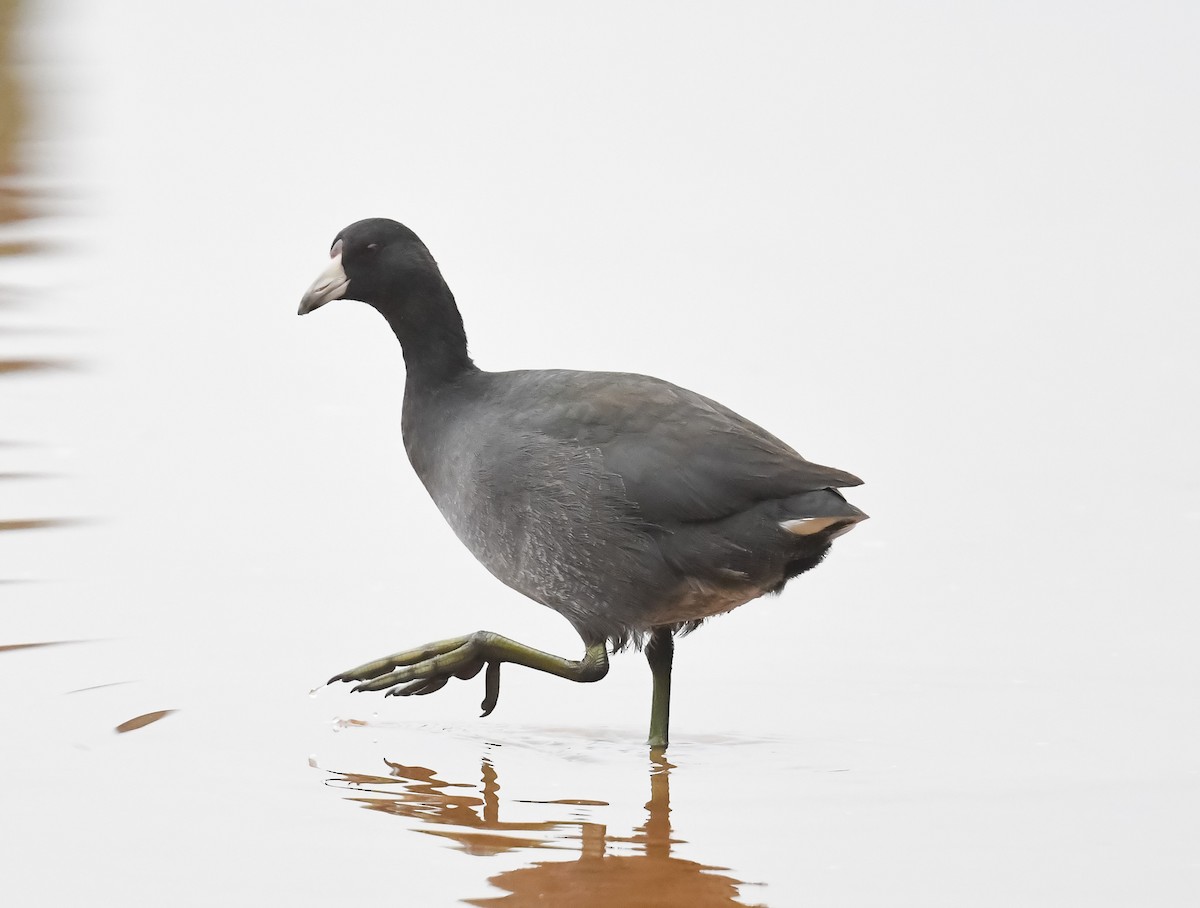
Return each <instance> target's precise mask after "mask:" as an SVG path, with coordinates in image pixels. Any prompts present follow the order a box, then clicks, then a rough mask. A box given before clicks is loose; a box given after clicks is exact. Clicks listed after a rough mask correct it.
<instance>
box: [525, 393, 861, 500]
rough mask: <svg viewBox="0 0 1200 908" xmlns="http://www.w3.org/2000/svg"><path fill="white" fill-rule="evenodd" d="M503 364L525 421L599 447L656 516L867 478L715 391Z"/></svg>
mask: <svg viewBox="0 0 1200 908" xmlns="http://www.w3.org/2000/svg"><path fill="white" fill-rule="evenodd" d="M503 374H504V375H505V376H506V377H509V378H510V380H511V381H513V382H514V383H515V384H517V385H519V386H521V390H520V391H519V392H518V393H517V394H516V395H515V396H516V397H519V398H520V399H522V400H524V401H525V402H526V405H525V406H524V407H523V408H522V409H521V411H520V413H519V415H518V418H517V420H516V422H517V423H518V424H519V429H520V430H522V431H533V432H537V433H539V434H544V435H548V436H551V437H556V438H561V439H567V438H570V440H573V441H575V442H577V443H580V444H583V445H585V446H588V447H595V448H598V449H599V450H600V451H601V453H602V455H603V459H604V467H605V469H606V470H607V471H609V472H611V473H613V474H615V475H616V476H619V477H620V478H621V480H622V482H623V484H624V486H625V492H626V495H627V497H628V498H629V499H630V500H631V501H632V502H634V503H635V504H636V505H637V506H638V509H639V511H640V515H641V517H642V519H644V520H646V521H649V522H651V523H675V522H690V521H702V520H717V519H720V518H722V517H727V516H730V515H732V514H736V513H739V512H741V511H744V510H746V509H747V508H749V507H751V506H753V505H754V504H756V503H758V502H761V501H768V500H772V499H779V498H786V497H788V496H791V495H796V494H799V493H801V492H810V491H814V490H817V489H825V488H844V487H848V486H856V485H860V484H861V483H862V480H860V479H859V478H858V477H856V476H853V475H851V474H850V473H846V472H844V471H842V470H836V469H833V468H832V467H825V466H821V465H820V464H815V463H811V462H809V461H807V460H805V459H804V458H803V457H801V456H800V455H799V454H797V453H796V451H794V450H793V449H792V448H791V447H789V446H788V445H786V444H785V443H784V442H782V441H780V440H779V439H778V438H776V437H775V436H774V435H772V434H770V433H769V432H767V431H766V430H765V429H762V428H760V427H759V426H757V425H755V424H754V423H752V422H750V421H749V420H748V419H745V418H744V417H742V416H739V415H738V414H737V413H734V412H733V411H732V410H730V409H728V408H727V407H724V406H722V405H721V404H719V403H717V402H716V401H712V400H709V399H708V398H706V397H703V396H701V395H699V394H696V393H694V392H692V391H688V390H686V389H684V388H680V387H678V386H676V385H672V384H670V383H669V382H665V381H662V380H660V379H656V378H651V377H649V376H645V375H631V374H625V373H606V372H566V371H543V372H526V373H503ZM531 385H532V387H531ZM513 428H518V426H514V427H513Z"/></svg>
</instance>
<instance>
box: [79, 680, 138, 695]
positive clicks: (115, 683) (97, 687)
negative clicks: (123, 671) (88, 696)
mask: <svg viewBox="0 0 1200 908" xmlns="http://www.w3.org/2000/svg"><path fill="white" fill-rule="evenodd" d="M133 683H134V682H132V681H109V682H108V683H107V684H93V685H92V686H91V687H77V688H75V690H69V691H67V693H68V694H84V693H87V692H88V691H89V690H103V689H104V688H106V687H120V686H121V685H122V684H133Z"/></svg>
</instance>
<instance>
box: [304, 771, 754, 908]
mask: <svg viewBox="0 0 1200 908" xmlns="http://www.w3.org/2000/svg"><path fill="white" fill-rule="evenodd" d="M384 762H385V764H386V765H387V767H388V774H387V775H385V776H376V775H366V774H361V773H336V774H335V775H334V776H333V777H332V778H331V779H329V780H328V781H327V783H326V784H328V785H331V786H333V787H336V788H343V789H346V790H348V791H350V792H352V794H351V795H349V796H347V800H349V801H353V802H355V803H357V804H360V805H361V806H362V807H364V808H366V809H368V810H375V811H379V812H381V813H387V814H391V815H393V816H396V817H401V818H404V819H407V820H410V821H415V822H416V826H415V831H418V832H422V833H425V834H427V835H433V836H438V837H439V838H442V839H445V840H448V841H450V842H453V843H454V845H455V847H457V848H459V849H461V850H462V851H465V852H467V853H468V854H473V855H479V856H484V857H487V856H492V855H498V854H505V853H513V852H516V853H519V852H523V851H543V850H550V851H560V852H562V851H571V852H576V853H577V856H576V857H575V859H574V860H544V861H533V862H532V863H530V864H529V865H528V866H525V867H521V868H518V869H516V870H506V871H504V872H502V873H498V874H496V875H494V876H491V877H489V878H488V882H490V883H491V884H492V885H493V886H495V887H496V888H497V889H501V890H504V892H505V893H506V894H505V895H500V896H495V897H489V898H475V899H462V901H464V902H466V903H467V904H469V905H478V906H508V908H521V906H534V905H537V906H545V905H571V906H572V908H600V906H603V908H614V906H638V905H654V906H659V908H669V906H680V908H683V906H687V908H708V906H712V908H718V906H738V908H747V906H751V905H753V904H756V903H750V902H744V901H741V900H740V899H739V892H738V890H739V887H741V886H744V885H746V883H744V882H743V881H741V880H737V879H734V878H733V877H730V876H726V875H724V874H723V873H722V871H726V870H727V868H723V867H717V866H713V865H709V864H701V863H698V862H696V861H689V860H685V859H684V858H680V857H676V856H675V855H674V854H673V853H672V851H673V848H674V846H676V845H679V844H683V843H684V840H683V839H679V838H676V837H675V836H674V835H673V832H674V830H673V829H672V827H671V792H670V780H671V770H672V769H674V768H675V767H674V765H673V764H671V763H669V762H668V761H667V759H666V756H665V755H664V754H661V753H654V752H652V753H651V755H650V763H649V773H648V782H649V788H650V800H649V801H648V802H646V805H645V809H646V821H645V823H644V824H643V825H641V826H639V827H637V828H636V829H634V830H632V832H631V834H630V835H627V836H622V835H611V834H609V832H608V828H607V826H606V825H605V824H603V823H599V822H593V821H589V820H587V819H581V818H580V816H579V814H580V812H581V811H580V809H579V808H580V807H587V808H593V810H591V811H589V812H590V813H598V812H599V809H600V808H604V807H607V806H608V804H607V803H606V802H604V801H597V800H592V799H588V798H564V799H556V800H553V801H533V800H529V799H520V800H518V799H511V800H510V801H508V802H507V803H509V804H541V805H546V806H549V807H561V808H563V810H562V816H561V818H559V819H551V820H542V821H534V822H530V821H524V822H520V821H506V820H504V819H503V817H502V815H503V813H504V805H505V803H506V802H505V801H504V800H502V799H501V797H500V781H499V772H498V770H497V768H496V765H495V763H494V762H493V761H492V760H491V759H490V758H488V757H484V758H483V759H482V766H481V770H480V776H481V778H480V780H479V781H478V782H451V781H447V780H443V779H439V778H438V777H437V772H436V771H435V770H432V769H427V768H425V767H422V766H406V765H404V764H403V763H398V762H392V761H390V760H385V761H384ZM447 894H448V895H453V893H447Z"/></svg>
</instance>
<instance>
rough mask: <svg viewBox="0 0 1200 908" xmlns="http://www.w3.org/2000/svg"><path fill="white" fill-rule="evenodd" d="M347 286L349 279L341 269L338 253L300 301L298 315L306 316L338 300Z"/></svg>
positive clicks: (340, 259)
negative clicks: (331, 301)
mask: <svg viewBox="0 0 1200 908" xmlns="http://www.w3.org/2000/svg"><path fill="white" fill-rule="evenodd" d="M349 286H350V278H348V277H346V272H345V271H344V270H343V269H342V255H341V253H340V252H339V253H338V254H337V255H335V256H334V257H333V259H332V261H330V263H329V267H328V268H326V269H325V270H324V271H322V272H321V274H320V276H318V277H317V279H316V280H315V281H313V283H312V286H311V287H309V288H308V291H307V292H306V293H305V294H304V298H303V299H302V300H300V311H299V313H298V314H300V315H307V314H308V313H310V312H312V311H313V310H314V309H320V308H321V307H322V306H324V305H325V304H326V303H328V302H329V301H330V300H340V299H341V298H342V296H344V295H345V293H346V288H347V287H349Z"/></svg>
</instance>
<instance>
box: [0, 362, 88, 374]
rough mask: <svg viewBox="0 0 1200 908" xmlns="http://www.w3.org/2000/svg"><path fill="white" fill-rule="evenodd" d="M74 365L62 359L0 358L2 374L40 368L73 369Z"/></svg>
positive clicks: (0, 372)
mask: <svg viewBox="0 0 1200 908" xmlns="http://www.w3.org/2000/svg"><path fill="white" fill-rule="evenodd" d="M72 368H74V366H73V365H72V364H71V363H69V362H67V361H66V360H61V359H0V375H5V374H8V373H10V372H33V371H37V370H39V369H72Z"/></svg>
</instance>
